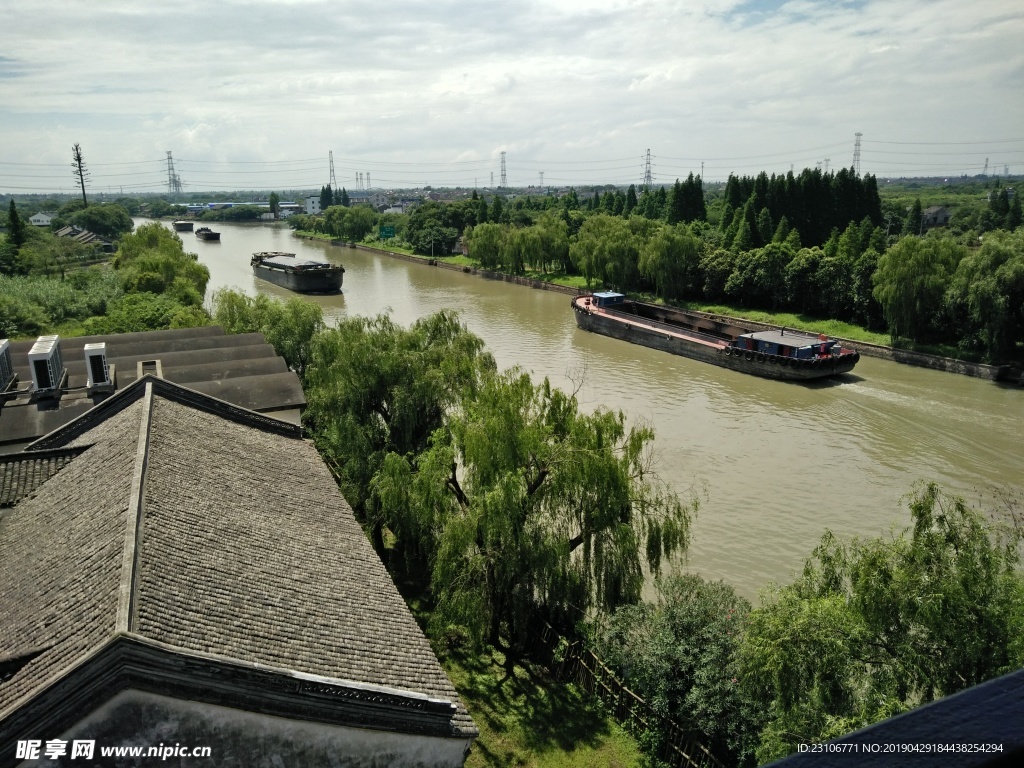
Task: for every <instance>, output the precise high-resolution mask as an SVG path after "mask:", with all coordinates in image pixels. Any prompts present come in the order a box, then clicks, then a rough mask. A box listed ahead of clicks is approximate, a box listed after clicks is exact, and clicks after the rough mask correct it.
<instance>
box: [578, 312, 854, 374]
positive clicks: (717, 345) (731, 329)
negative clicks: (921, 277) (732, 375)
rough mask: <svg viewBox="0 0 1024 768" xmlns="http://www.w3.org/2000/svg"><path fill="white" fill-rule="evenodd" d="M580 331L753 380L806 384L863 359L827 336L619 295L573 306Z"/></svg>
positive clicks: (847, 369) (847, 368) (847, 367)
mask: <svg viewBox="0 0 1024 768" xmlns="http://www.w3.org/2000/svg"><path fill="white" fill-rule="evenodd" d="M572 308H573V310H575V313H576V325H578V326H579V327H580V328H582V329H583V330H585V331H592V332H594V333H600V334H603V335H605V336H611V337H612V338H615V339H622V340H623V341H629V342H632V343H633V344H642V345H643V346H645V347H651V348H652V349H660V350H663V351H665V352H671V353H672V354H675V355H682V356H683V357H689V358H692V359H694V360H701V361H703V362H705V363H712V364H714V365H720V366H722V367H723V368H731V369H733V370H735V371H742V372H743V373H751V374H753V375H755V376H765V377H767V378H770V379H781V380H784V381H807V380H809V379H820V378H823V377H825V376H835V375H837V374H841V373H848V372H850V371H851V370H853V367H854V366H855V365H856V364H857V361H858V360H860V353H859V352H855V351H854V350H852V349H844V348H843V347H841V346H840V345H839V343H838V342H837V341H836V340H835V339H830V338H829V337H828V336H825V335H824V334H810V333H805V332H803V331H794V330H791V329H788V328H780V329H777V330H767V331H751V330H749V329H747V328H741V327H740V326H736V325H732V324H731V323H726V322H722V321H719V320H714V319H712V318H709V317H704V316H702V315H696V314H693V313H691V312H686V311H684V310H681V309H673V308H672V307H662V306H658V305H656V304H647V303H644V302H642V301H632V300H629V299H627V298H626V297H625V296H624V295H623V294H621V293H611V292H606V293H594V294H590V295H584V296H577V297H575V298H574V299H573V300H572Z"/></svg>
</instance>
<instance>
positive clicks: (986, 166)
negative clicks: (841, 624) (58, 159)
mask: <svg viewBox="0 0 1024 768" xmlns="http://www.w3.org/2000/svg"><path fill="white" fill-rule="evenodd" d="M75 146H76V147H77V146H78V145H77V144H75ZM981 175H982V176H988V158H987V157H986V158H985V168H984V169H983V170H982V172H981Z"/></svg>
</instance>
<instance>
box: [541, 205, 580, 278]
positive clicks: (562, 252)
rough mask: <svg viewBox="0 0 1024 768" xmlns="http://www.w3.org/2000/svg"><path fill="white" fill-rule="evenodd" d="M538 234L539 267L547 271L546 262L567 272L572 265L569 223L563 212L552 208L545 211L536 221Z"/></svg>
mask: <svg viewBox="0 0 1024 768" xmlns="http://www.w3.org/2000/svg"><path fill="white" fill-rule="evenodd" d="M537 233H538V234H539V235H540V245H541V269H542V270H543V271H544V272H547V267H548V264H552V265H554V266H556V268H558V269H561V270H562V271H563V272H568V271H569V269H570V267H571V266H572V264H571V261H570V258H569V224H568V222H567V221H566V219H565V213H564V210H563V211H561V212H560V211H558V210H557V209H552V210H548V211H545V213H544V214H543V215H542V216H541V217H540V219H539V220H538V222H537Z"/></svg>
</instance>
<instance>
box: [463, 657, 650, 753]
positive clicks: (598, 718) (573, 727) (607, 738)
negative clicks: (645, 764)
mask: <svg viewBox="0 0 1024 768" xmlns="http://www.w3.org/2000/svg"><path fill="white" fill-rule="evenodd" d="M443 663H444V667H445V671H446V672H447V673H448V677H449V679H450V680H451V681H452V683H453V684H454V685H455V689H456V690H457V691H458V692H459V695H460V696H461V697H462V701H463V703H464V704H465V706H466V709H468V710H469V713H470V715H471V716H472V717H473V722H474V723H476V726H477V728H479V729H480V736H479V737H478V738H477V739H476V741H475V742H474V743H473V749H472V751H471V752H470V753H469V758H468V759H467V760H466V765H467V766H468V768H478V767H480V766H502V767H508V768H512V767H513V766H537V768H589V767H590V766H593V767H594V768H626V767H627V766H639V765H641V754H640V748H639V747H638V746H637V743H636V741H635V740H634V739H633V738H632V737H631V736H629V734H627V733H626V732H625V731H624V730H623V729H622V728H621V727H620V726H619V725H617V724H616V723H615V722H614V721H613V720H612V719H611V718H610V717H609V716H608V715H606V714H605V713H604V711H603V710H602V709H601V705H600V703H599V702H598V701H597V700H596V699H593V698H591V697H589V696H587V695H585V694H583V693H581V692H580V691H579V690H578V689H577V688H576V687H575V686H572V685H567V684H564V683H558V682H555V681H553V680H551V679H550V678H548V677H547V675H546V674H545V673H544V671H543V670H541V669H539V668H537V667H535V666H533V665H531V664H529V663H525V662H523V663H516V664H514V665H512V664H509V663H508V659H506V657H505V656H504V655H503V654H501V653H500V652H498V651H494V650H490V651H488V652H485V653H484V654H480V655H476V654H472V653H468V652H458V653H451V654H449V655H448V656H447V657H446V658H445V659H444V660H443Z"/></svg>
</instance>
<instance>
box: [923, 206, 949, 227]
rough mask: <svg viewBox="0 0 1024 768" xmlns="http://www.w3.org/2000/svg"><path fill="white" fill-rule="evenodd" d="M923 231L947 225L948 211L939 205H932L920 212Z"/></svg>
mask: <svg viewBox="0 0 1024 768" xmlns="http://www.w3.org/2000/svg"><path fill="white" fill-rule="evenodd" d="M921 219H922V226H923V228H924V229H931V228H932V227H945V226H947V225H948V224H949V211H948V210H947V209H946V208H944V207H943V206H941V205H933V206H930V207H928V208H925V209H924V210H923V211H921Z"/></svg>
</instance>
